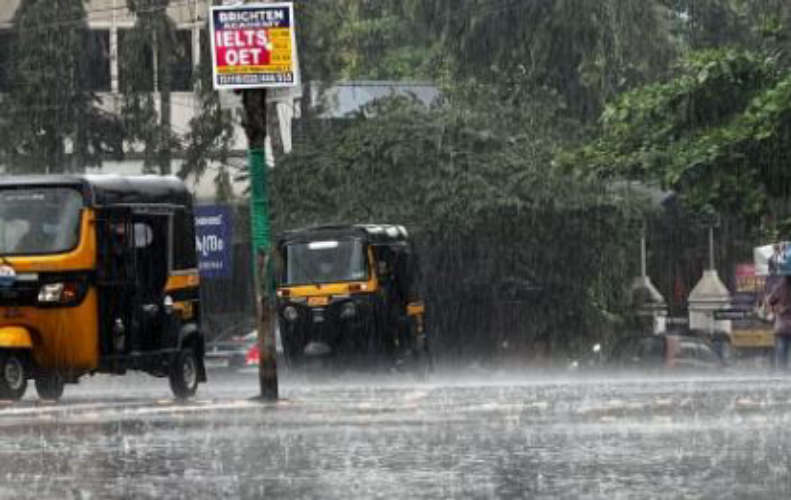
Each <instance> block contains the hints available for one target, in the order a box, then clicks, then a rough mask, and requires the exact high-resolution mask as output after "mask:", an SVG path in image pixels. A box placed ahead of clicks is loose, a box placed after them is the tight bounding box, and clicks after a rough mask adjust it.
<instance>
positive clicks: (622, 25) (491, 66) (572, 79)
mask: <svg viewBox="0 0 791 500" xmlns="http://www.w3.org/2000/svg"><path fill="white" fill-rule="evenodd" d="M409 3H410V5H412V6H413V9H414V10H413V12H414V15H415V16H416V17H417V18H418V19H419V20H421V21H422V22H423V23H424V28H423V29H425V30H429V31H430V32H435V33H439V34H440V36H441V37H442V45H443V48H444V50H445V51H446V52H447V54H448V58H449V61H448V66H449V67H450V68H452V74H453V76H454V78H456V79H459V78H462V79H463V78H467V77H470V76H473V77H476V78H479V79H481V80H482V81H492V80H493V77H494V76H495V75H494V74H493V72H496V70H497V68H501V69H505V70H508V71H511V70H513V69H514V68H518V67H522V68H525V70H526V72H527V74H528V75H529V77H530V80H531V82H532V85H533V86H542V87H547V88H551V89H553V90H554V91H555V92H557V94H558V96H559V97H560V98H562V99H563V102H564V103H565V104H566V105H567V107H568V111H569V113H570V116H573V117H575V118H577V119H580V120H582V121H583V122H584V123H588V122H592V121H595V119H596V117H597V116H598V115H599V112H600V110H601V107H602V105H603V103H604V102H606V101H607V100H609V99H610V98H611V97H613V96H614V95H616V94H618V93H619V92H621V91H622V90H624V89H627V88H631V87H634V86H636V85H639V84H642V83H645V82H647V81H650V80H652V79H653V78H655V77H656V76H657V75H659V74H662V73H663V72H664V70H665V69H666V68H667V64H668V63H669V61H670V59H671V57H672V55H673V44H672V41H671V37H670V35H669V26H668V25H667V23H666V22H665V18H666V17H667V9H666V8H665V7H664V6H662V5H661V2H657V1H646V0H600V1H595V2H591V1H588V0H535V1H530V2H507V1H497V0H464V1H456V0H438V1H435V2H421V1H419V0H418V1H412V2H409ZM648 54H650V56H647V55H648Z"/></svg>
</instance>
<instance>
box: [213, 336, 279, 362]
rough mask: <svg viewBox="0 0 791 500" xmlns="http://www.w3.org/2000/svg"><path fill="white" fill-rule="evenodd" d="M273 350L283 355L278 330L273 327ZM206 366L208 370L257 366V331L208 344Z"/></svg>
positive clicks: (258, 357) (258, 354)
mask: <svg viewBox="0 0 791 500" xmlns="http://www.w3.org/2000/svg"><path fill="white" fill-rule="evenodd" d="M275 348H276V349H277V353H278V354H282V353H283V344H282V342H281V340H280V329H279V328H278V327H277V325H275ZM205 357H206V366H207V367H209V368H216V369H222V368H229V369H239V368H244V367H248V366H258V361H259V359H260V352H259V350H258V331H257V330H253V331H251V332H249V333H247V334H246V335H238V336H233V337H230V338H228V339H225V340H219V341H216V342H212V343H210V344H209V345H208V346H207V347H206V354H205Z"/></svg>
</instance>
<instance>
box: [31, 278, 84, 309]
mask: <svg viewBox="0 0 791 500" xmlns="http://www.w3.org/2000/svg"><path fill="white" fill-rule="evenodd" d="M80 296H81V287H80V284H79V283H75V282H68V281H67V282H61V283H47V284H45V285H42V286H41V288H40V289H39V291H38V301H39V303H41V304H68V303H70V302H74V301H76V300H78V299H79V298H80Z"/></svg>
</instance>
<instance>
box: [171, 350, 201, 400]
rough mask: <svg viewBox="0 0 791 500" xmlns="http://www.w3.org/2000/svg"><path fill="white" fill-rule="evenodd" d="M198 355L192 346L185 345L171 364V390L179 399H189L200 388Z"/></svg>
mask: <svg viewBox="0 0 791 500" xmlns="http://www.w3.org/2000/svg"><path fill="white" fill-rule="evenodd" d="M198 366H199V365H198V357H197V356H196V355H195V351H193V350H192V348H191V347H185V348H183V349H182V350H180V351H179V353H178V354H177V355H176V356H175V357H174V358H173V361H172V363H171V365H170V377H169V378H170V390H172V391H173V395H174V396H176V398H177V399H187V398H191V397H192V396H194V395H195V391H197V390H198Z"/></svg>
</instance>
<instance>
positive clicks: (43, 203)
mask: <svg viewBox="0 0 791 500" xmlns="http://www.w3.org/2000/svg"><path fill="white" fill-rule="evenodd" d="M198 285H199V278H198V270H197V256H196V252H195V230H194V219H193V212H192V197H191V196H190V193H189V192H188V191H187V189H186V187H185V186H184V184H183V183H182V182H181V181H180V180H179V179H177V178H175V177H159V176H137V177H121V176H90V175H84V176H40V177H3V178H0V399H19V398H21V397H22V396H23V395H24V393H25V390H26V388H27V381H28V379H31V378H32V379H33V380H34V381H35V386H36V390H37V392H38V394H39V397H41V398H44V399H58V398H59V397H60V396H61V395H62V394H63V386H64V383H76V382H77V381H78V379H79V378H80V377H81V376H83V375H85V374H94V373H110V374H123V373H125V372H126V371H127V370H142V371H144V372H147V373H149V374H151V375H154V376H156V377H169V379H170V387H171V389H172V390H173V393H174V394H175V395H176V396H177V397H179V398H185V397H189V396H191V395H193V394H194V393H195V391H196V389H197V386H198V383H199V382H203V381H205V380H206V372H205V368H204V366H203V353H204V340H203V336H202V334H201V331H200V329H199V328H198V324H199V318H200V303H199V297H198Z"/></svg>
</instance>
